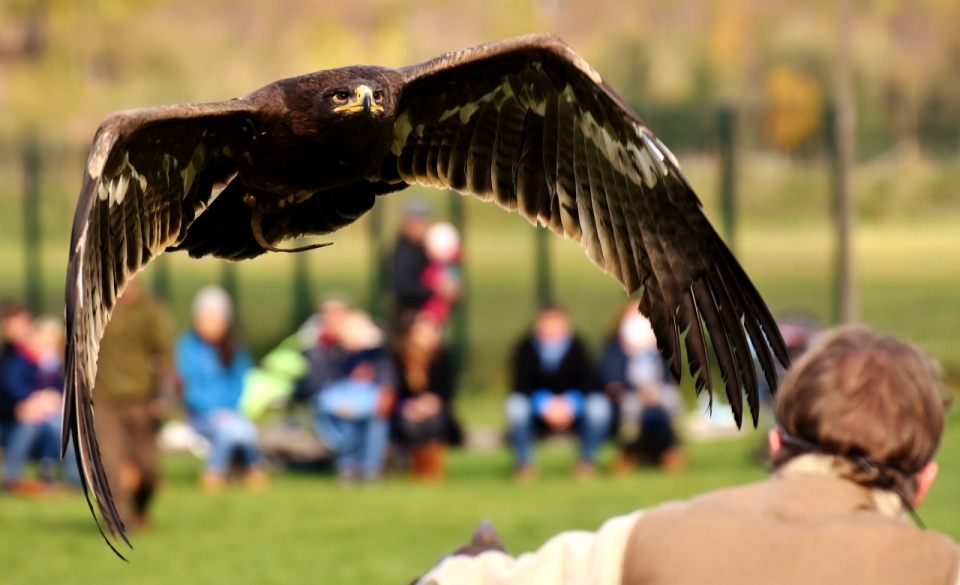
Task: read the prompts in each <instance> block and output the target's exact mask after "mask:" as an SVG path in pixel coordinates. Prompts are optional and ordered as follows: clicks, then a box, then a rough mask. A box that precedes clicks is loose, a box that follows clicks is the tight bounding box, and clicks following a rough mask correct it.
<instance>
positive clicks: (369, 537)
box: [0, 412, 960, 585]
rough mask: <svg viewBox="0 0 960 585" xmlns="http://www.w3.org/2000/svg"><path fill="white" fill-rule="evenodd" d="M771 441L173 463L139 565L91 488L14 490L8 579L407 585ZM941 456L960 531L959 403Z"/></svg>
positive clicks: (521, 544)
mask: <svg viewBox="0 0 960 585" xmlns="http://www.w3.org/2000/svg"><path fill="white" fill-rule="evenodd" d="M761 437H762V433H759V432H756V431H749V432H745V433H744V436H743V437H742V438H739V439H734V440H727V441H720V442H714V443H706V444H692V445H690V447H689V454H690V469H689V470H688V471H687V472H686V473H684V474H682V475H678V476H667V475H663V474H660V473H658V472H654V471H643V472H640V473H638V474H635V475H633V476H631V477H628V478H625V479H611V478H608V477H605V476H603V477H599V478H597V479H595V480H591V481H582V482H578V481H574V480H573V479H571V478H570V477H569V468H570V465H571V463H572V458H573V451H572V449H571V448H569V447H567V446H563V445H559V446H557V445H554V446H550V447H549V448H542V449H541V450H540V452H539V455H540V460H541V462H542V472H541V475H540V477H539V478H538V479H537V480H536V481H534V482H533V483H530V484H526V485H517V484H515V483H513V482H512V481H511V480H510V479H509V478H508V470H509V465H510V462H509V456H508V454H507V453H506V452H505V451H502V452H490V453H478V452H456V453H453V454H452V456H451V458H450V470H449V471H450V477H449V480H448V482H447V483H446V484H445V485H442V486H434V485H419V484H414V483H410V482H408V481H406V480H403V479H399V478H390V479H387V480H386V481H384V482H383V483H382V484H381V485H378V486H375V487H354V488H342V487H339V486H338V485H337V484H336V482H335V481H333V479H332V478H331V477H330V476H323V475H281V476H278V477H276V478H275V480H274V483H273V485H272V486H271V488H270V489H269V491H267V492H266V493H263V494H253V493H250V492H247V491H245V490H243V489H241V488H236V489H233V490H230V491H228V492H227V493H225V494H223V495H220V496H209V495H205V494H202V493H200V492H199V491H198V490H197V489H196V487H195V484H194V482H195V477H196V472H197V468H198V464H197V462H196V461H194V460H192V459H188V458H184V457H176V458H170V459H167V461H166V462H165V465H164V468H165V478H166V482H165V484H164V489H163V492H162V494H161V495H160V497H159V499H158V501H157V505H156V508H155V522H154V525H153V527H152V528H151V529H150V530H149V531H147V532H144V533H141V534H137V535H135V536H134V537H133V544H134V546H135V550H134V551H132V552H130V563H124V562H122V561H120V560H118V559H117V558H115V557H114V556H113V554H112V553H111V552H110V551H109V549H107V547H106V545H104V544H103V542H102V541H101V540H100V536H99V535H98V534H97V531H96V528H95V527H94V525H93V522H92V520H91V518H90V516H89V512H88V511H87V508H86V504H85V503H84V502H83V499H82V497H81V496H79V495H73V496H63V497H61V498H58V499H55V500H51V501H43V502H33V501H24V500H17V499H13V498H11V497H8V496H4V497H0V585H33V584H42V583H59V584H63V585H71V584H78V585H79V584H85V583H96V584H99V585H108V584H114V583H119V584H125V583H131V584H138V585H148V584H153V583H156V584H164V585H168V584H171V583H205V584H216V583H225V584H226V583H230V584H233V585H242V584H246V583H250V584H258V585H263V584H272V583H277V584H290V583H364V584H368V585H375V584H380V583H383V584H385V585H386V584H388V583H390V584H396V583H407V582H408V581H409V580H410V579H411V578H412V577H413V576H415V575H417V574H419V573H421V572H422V571H424V570H425V569H427V568H429V567H430V566H431V565H432V564H433V563H434V562H435V561H436V560H437V559H438V558H439V557H440V556H442V555H443V554H444V553H446V552H449V551H451V550H453V549H454V548H455V547H456V546H457V545H458V544H460V543H462V542H463V541H465V540H466V539H467V538H468V535H469V534H470V532H471V531H472V529H473V528H474V526H475V525H476V524H477V523H478V522H479V521H480V520H481V519H483V518H489V519H491V520H492V521H493V522H494V524H495V526H496V527H497V529H498V530H499V532H500V533H501V536H502V537H503V540H504V542H505V543H506V545H507V547H508V548H509V550H510V551H511V552H514V553H519V552H522V551H527V550H532V549H535V548H537V547H538V546H539V545H540V544H542V543H543V542H544V541H545V540H546V539H547V538H549V537H550V536H551V535H553V534H555V533H557V532H559V531H562V530H569V529H587V530H593V529H596V528H597V527H598V526H599V525H600V524H601V523H602V522H603V521H604V520H605V519H606V518H609V517H610V516H613V515H617V514H622V513H626V512H629V511H631V510H634V509H637V508H642V507H647V506H651V505H654V504H656V503H658V502H661V501H664V500H669V499H675V498H685V497H688V496H691V495H694V494H697V493H700V492H703V491H705V490H709V489H713V488H717V487H721V486H728V485H735V484H741V483H745V482H749V481H755V480H758V479H761V478H763V477H764V476H765V471H764V469H763V468H762V467H761V466H759V465H756V464H754V463H751V462H750V459H749V452H750V451H751V450H752V449H753V448H754V447H755V446H756V445H757V444H758V442H759V441H760V440H761ZM604 455H605V457H604V459H605V460H609V459H610V458H611V456H612V455H613V453H612V449H611V450H608V451H607V452H605V454H604ZM938 459H939V461H940V465H941V477H940V478H939V480H938V482H937V484H935V486H934V488H933V490H932V491H931V493H930V496H929V498H928V501H927V503H925V504H924V505H923V506H922V507H921V509H920V514H921V516H922V518H923V520H924V522H926V524H927V525H928V526H929V527H930V528H931V529H935V530H940V531H943V532H946V533H947V534H950V535H951V536H952V537H954V538H955V539H956V538H960V509H958V508H957V506H956V494H957V493H960V416H958V413H957V412H953V413H952V414H951V415H950V417H949V419H948V428H947V432H946V436H945V440H944V445H943V448H942V450H941V452H940V454H939V456H938ZM691 554H694V552H693V551H692V552H691Z"/></svg>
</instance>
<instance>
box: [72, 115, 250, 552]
mask: <svg viewBox="0 0 960 585" xmlns="http://www.w3.org/2000/svg"><path fill="white" fill-rule="evenodd" d="M252 108H253V106H252V104H250V103H247V102H245V101H244V100H235V101H231V102H223V103H218V104H201V105H190V106H173V107H167V108H153V109H144V110H132V111H128V112H121V113H118V114H114V115H112V116H110V117H109V118H107V120H105V121H104V123H103V124H102V125H101V127H100V129H99V130H98V132H97V135H96V137H95V139H94V142H93V146H92V147H91V150H90V157H89V159H88V163H87V169H86V173H85V176H84V180H83V187H82V189H81V192H80V199H79V202H78V205H77V212H76V215H75V216H74V223H73V234H72V236H71V246H70V259H69V263H68V268H67V287H66V305H67V306H66V318H67V350H66V384H65V395H64V409H63V432H62V442H61V454H65V453H66V449H67V442H68V441H69V440H72V441H73V443H74V446H75V451H76V453H77V455H78V459H79V463H80V467H81V470H82V478H83V484H84V491H85V493H86V494H87V498H88V501H89V502H90V506H91V510H94V509H95V510H96V513H95V515H96V514H99V516H100V519H101V520H102V522H103V525H104V526H105V528H106V532H107V533H109V534H110V535H113V536H114V537H118V538H121V539H122V540H124V541H125V542H127V543H128V544H129V542H128V541H127V538H126V536H125V529H124V526H123V522H122V521H121V519H120V516H119V514H118V512H117V509H116V507H115V506H114V503H113V499H112V496H111V493H110V486H109V482H108V480H107V476H106V472H105V471H104V468H103V465H102V463H101V461H100V451H99V447H98V444H97V439H96V433H95V430H94V418H93V408H94V385H95V382H96V372H97V364H96V359H97V352H98V348H99V343H100V339H101V337H102V336H103V330H104V328H105V327H106V325H107V322H108V320H109V318H110V313H111V312H112V310H113V307H114V306H115V304H116V300H117V297H118V296H119V295H120V294H122V292H123V289H124V287H125V285H126V284H127V282H129V280H130V279H131V278H132V277H133V276H134V275H135V274H136V273H137V272H138V271H140V270H141V269H142V268H143V267H144V266H145V265H146V263H147V262H149V261H150V259H151V258H153V257H154V256H156V255H159V254H160V253H162V252H163V250H164V249H165V248H166V247H168V246H170V245H173V244H176V243H177V240H178V238H181V237H182V234H183V233H185V230H186V227H187V225H186V224H189V223H190V221H192V218H193V217H194V216H195V214H196V213H198V212H199V211H202V209H203V207H204V206H205V205H206V203H207V200H208V199H209V197H210V187H212V182H210V181H209V180H207V178H206V177H205V176H204V169H205V168H207V165H208V164H209V163H210V161H211V160H213V159H214V158H215V155H216V153H219V152H220V151H222V150H223V148H224V147H225V146H226V145H227V144H228V143H229V141H230V140H231V139H232V138H233V137H234V136H235V135H236V132H237V128H239V124H237V118H238V115H239V114H242V113H247V112H250V111H251V109H252ZM171 160H172V161H176V164H177V165H178V166H179V167H180V168H183V169H184V172H183V173H182V174H181V176H180V177H176V178H180V179H182V180H176V178H174V180H171V169H170V166H171V164H172V163H171ZM173 172H176V171H175V170H174V171H173ZM198 174H200V175H201V180H199V181H195V180H194V179H195V178H196V177H197V175H198ZM108 542H109V540H108ZM111 546H113V545H112V544H111Z"/></svg>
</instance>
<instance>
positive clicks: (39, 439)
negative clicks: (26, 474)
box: [3, 415, 80, 485]
mask: <svg viewBox="0 0 960 585" xmlns="http://www.w3.org/2000/svg"><path fill="white" fill-rule="evenodd" d="M3 434H4V437H3V442H4V443H5V444H4V448H5V452H4V462H3V477H4V480H5V481H10V480H15V479H19V478H20V476H21V474H22V472H23V466H24V464H25V463H26V462H27V460H29V459H30V458H31V457H32V458H34V459H36V460H38V461H39V462H40V467H41V474H42V475H43V476H44V479H52V477H51V476H52V475H53V473H54V471H53V470H54V467H55V466H56V465H57V462H58V461H59V460H60V415H57V416H52V417H50V418H48V419H47V420H45V421H43V422H41V423H35V424H27V423H21V422H16V421H10V422H5V423H4V432H3ZM63 475H64V479H66V480H67V481H69V482H70V483H72V484H74V485H80V471H79V469H78V467H77V458H76V455H75V454H74V452H73V449H72V448H68V450H67V456H66V457H65V458H64V461H63Z"/></svg>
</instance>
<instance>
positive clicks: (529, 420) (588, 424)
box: [506, 390, 613, 465]
mask: <svg viewBox="0 0 960 585" xmlns="http://www.w3.org/2000/svg"><path fill="white" fill-rule="evenodd" d="M569 393H570V396H569V397H568V398H569V400H570V403H571V406H572V407H573V409H574V413H575V415H576V422H575V423H574V424H575V425H576V427H577V434H578V435H579V436H580V458H581V459H583V460H585V461H593V460H594V459H596V457H597V451H598V450H599V449H600V446H601V445H602V444H603V441H604V439H606V438H607V432H608V430H609V428H610V420H611V418H612V417H613V408H612V406H611V405H610V400H609V399H607V397H606V396H604V395H603V394H600V393H596V392H595V393H591V394H587V395H586V397H584V396H583V394H582V393H580V392H578V391H576V390H574V391H570V392H569ZM574 393H576V394H574ZM535 394H536V393H535ZM565 394H566V393H565ZM577 395H579V396H577ZM561 396H562V394H561ZM537 402H540V401H537ZM578 404H580V405H582V407H580V408H579V409H578V406H577V405H578ZM506 410H507V424H509V426H510V443H511V445H512V446H513V454H514V458H515V460H516V463H517V465H523V464H526V463H529V462H530V457H531V454H532V451H533V439H534V430H535V426H534V425H535V423H536V419H537V418H540V415H539V414H538V413H537V412H535V410H534V400H533V399H532V397H530V396H527V395H525V394H520V393H519V392H514V393H513V394H510V396H508V397H507V404H506Z"/></svg>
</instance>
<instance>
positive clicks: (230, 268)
mask: <svg viewBox="0 0 960 585" xmlns="http://www.w3.org/2000/svg"><path fill="white" fill-rule="evenodd" d="M222 263H223V269H222V271H221V272H220V286H222V287H223V290H225V291H227V294H228V295H230V299H231V300H232V301H233V324H234V326H235V327H236V328H237V329H243V324H242V323H241V321H242V318H241V315H243V311H241V310H240V288H239V283H238V281H237V266H236V264H234V263H233V262H228V261H226V260H224V261H223V262H222Z"/></svg>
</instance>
